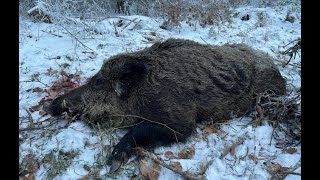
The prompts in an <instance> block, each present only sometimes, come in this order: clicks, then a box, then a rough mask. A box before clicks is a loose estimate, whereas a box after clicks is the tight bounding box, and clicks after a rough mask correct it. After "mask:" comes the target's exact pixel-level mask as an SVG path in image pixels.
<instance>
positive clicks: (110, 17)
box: [98, 16, 131, 23]
mask: <svg viewBox="0 0 320 180" xmlns="http://www.w3.org/2000/svg"><path fill="white" fill-rule="evenodd" d="M112 18H115V19H117V18H118V19H124V20H128V21H131V19H128V18H124V17H116V16H109V17H105V18H102V19H100V20H98V23H99V22H101V21H103V20H106V19H112Z"/></svg>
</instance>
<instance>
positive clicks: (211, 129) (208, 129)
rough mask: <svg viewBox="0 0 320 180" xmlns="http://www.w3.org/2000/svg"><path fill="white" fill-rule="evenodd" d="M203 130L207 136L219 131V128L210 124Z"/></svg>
mask: <svg viewBox="0 0 320 180" xmlns="http://www.w3.org/2000/svg"><path fill="white" fill-rule="evenodd" d="M202 132H203V134H204V136H205V137H208V136H209V135H210V134H213V133H217V132H218V129H217V128H215V127H214V126H209V127H206V128H204V129H203V131H202Z"/></svg>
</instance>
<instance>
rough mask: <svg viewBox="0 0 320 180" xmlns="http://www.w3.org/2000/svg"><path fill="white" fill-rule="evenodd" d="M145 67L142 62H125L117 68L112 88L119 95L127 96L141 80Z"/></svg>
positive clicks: (145, 70)
mask: <svg viewBox="0 0 320 180" xmlns="http://www.w3.org/2000/svg"><path fill="white" fill-rule="evenodd" d="M146 72H147V67H146V65H145V64H143V63H138V62H126V63H124V64H123V65H122V66H120V67H119V69H118V70H117V72H115V73H116V75H115V79H114V83H113V88H114V90H115V92H116V93H117V96H119V97H122V98H123V97H127V96H128V95H129V93H130V91H131V90H132V89H133V88H134V87H136V86H138V85H139V83H140V82H142V81H143V78H144V76H145V74H146Z"/></svg>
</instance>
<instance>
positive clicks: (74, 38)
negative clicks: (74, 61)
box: [60, 25, 96, 53]
mask: <svg viewBox="0 0 320 180" xmlns="http://www.w3.org/2000/svg"><path fill="white" fill-rule="evenodd" d="M60 26H61V25H60ZM61 27H62V28H63V29H64V30H66V31H67V32H68V33H69V34H70V35H71V36H72V37H73V38H74V39H75V40H76V41H78V42H79V43H80V44H81V45H82V46H83V47H86V48H88V49H89V50H91V51H92V52H94V53H96V52H95V51H94V50H93V49H91V48H89V47H88V46H86V45H85V44H83V43H82V42H81V41H80V40H79V39H78V38H77V37H76V36H75V35H73V34H72V33H71V32H70V31H69V30H68V29H67V28H65V27H63V26H61Z"/></svg>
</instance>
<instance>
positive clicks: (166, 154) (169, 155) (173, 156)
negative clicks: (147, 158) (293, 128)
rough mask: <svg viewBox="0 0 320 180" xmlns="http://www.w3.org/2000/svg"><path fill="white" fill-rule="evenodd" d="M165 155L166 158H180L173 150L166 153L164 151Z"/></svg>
mask: <svg viewBox="0 0 320 180" xmlns="http://www.w3.org/2000/svg"><path fill="white" fill-rule="evenodd" d="M164 156H165V157H166V158H168V159H177V158H178V157H177V156H175V155H173V152H171V151H167V152H165V153H164Z"/></svg>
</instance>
